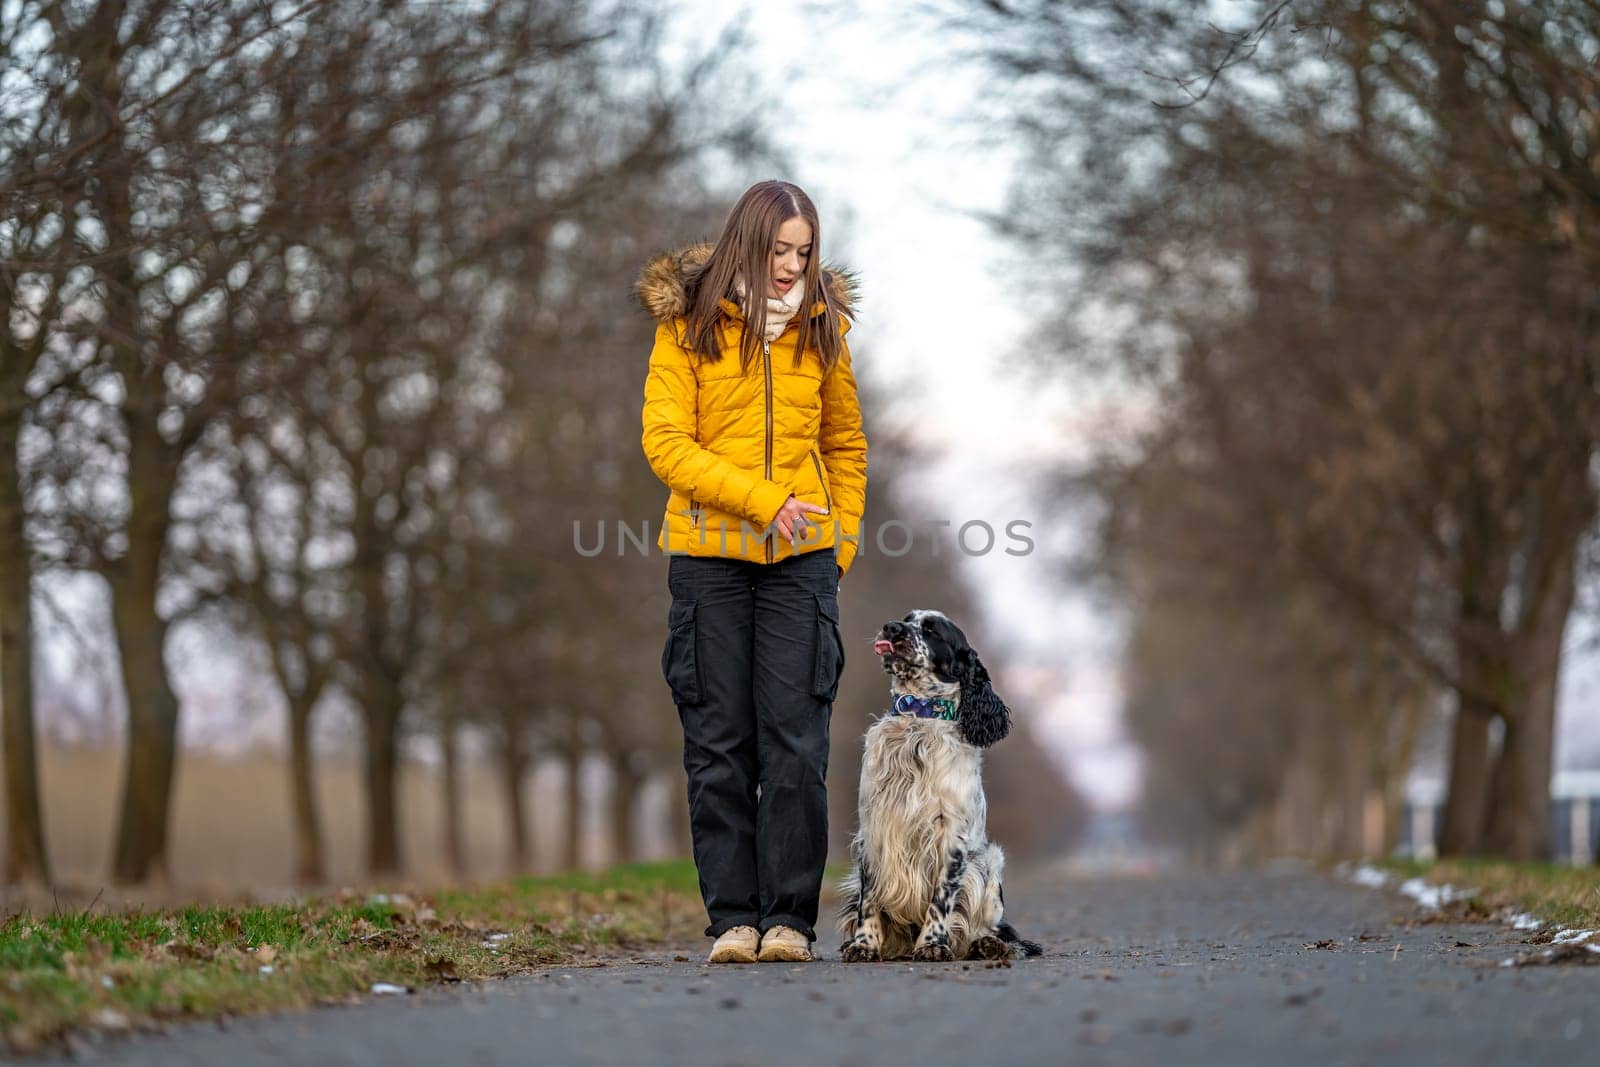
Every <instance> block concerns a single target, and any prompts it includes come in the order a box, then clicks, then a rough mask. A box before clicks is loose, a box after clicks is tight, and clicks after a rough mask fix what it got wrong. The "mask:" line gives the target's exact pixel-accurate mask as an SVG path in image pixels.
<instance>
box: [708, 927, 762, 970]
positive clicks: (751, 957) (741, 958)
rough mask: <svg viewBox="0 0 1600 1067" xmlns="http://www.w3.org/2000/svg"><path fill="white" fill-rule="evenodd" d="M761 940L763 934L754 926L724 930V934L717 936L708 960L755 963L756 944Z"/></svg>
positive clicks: (713, 961) (710, 961)
mask: <svg viewBox="0 0 1600 1067" xmlns="http://www.w3.org/2000/svg"><path fill="white" fill-rule="evenodd" d="M760 941H761V934H760V933H759V932H757V930H756V928H755V927H754V926H735V927H733V928H731V929H728V930H724V931H723V932H722V936H721V937H719V938H717V943H716V944H715V945H712V946H711V955H710V956H708V957H706V962H708V963H754V962H755V961H756V946H757V945H758V944H759V943H760Z"/></svg>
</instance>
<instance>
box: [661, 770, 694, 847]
mask: <svg viewBox="0 0 1600 1067" xmlns="http://www.w3.org/2000/svg"><path fill="white" fill-rule="evenodd" d="M667 778H668V783H667V784H668V788H667V796H669V797H670V798H671V805H670V806H669V807H668V809H667V834H668V839H669V840H670V841H671V842H672V853H673V855H674V856H677V857H678V858H680V859H687V858H688V857H690V856H693V855H694V832H693V829H692V828H691V827H690V825H689V781H688V778H687V777H686V775H685V772H684V771H683V769H682V768H681V767H680V768H677V769H674V770H672V771H669V772H668V775H667Z"/></svg>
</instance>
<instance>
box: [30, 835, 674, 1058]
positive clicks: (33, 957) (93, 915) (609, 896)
mask: <svg viewBox="0 0 1600 1067" xmlns="http://www.w3.org/2000/svg"><path fill="white" fill-rule="evenodd" d="M697 884H698V883H697V880H696V874H695V869H694V865H693V864H692V863H688V862H668V863H651V864H634V865H629V866H623V867H618V868H614V869H612V870H609V871H605V872H598V873H575V874H571V875H566V876H559V877H541V878H520V879H516V880H514V881H510V882H502V883H494V884H491V885H483V886H470V887H462V888H456V889H448V890H443V891H440V892H436V893H432V894H412V893H406V892H396V891H390V892H371V893H368V892H362V893H356V892H353V891H349V890H344V891H341V892H340V893H338V894H335V895H333V896H330V897H315V898H308V899H306V900H303V901H299V902H296V903H293V904H271V905H259V906H257V905H246V906H224V907H184V908H177V909H171V910H152V911H126V912H122V913H120V914H119V913H115V912H100V913H97V912H96V911H95V909H94V908H92V907H91V908H86V909H84V910H82V911H76V912H71V913H60V912H53V913H51V914H48V915H40V914H30V913H27V912H20V913H17V914H13V915H9V916H6V917H5V918H4V920H3V921H0V1046H3V1047H4V1049H5V1050H6V1051H8V1052H11V1053H22V1052H28V1051H31V1050H34V1049H37V1048H39V1047H41V1046H42V1045H44V1044H46V1043H48V1042H51V1041H52V1040H56V1039H60V1038H63V1037H64V1036H66V1035H68V1034H70V1033H71V1032H72V1031H74V1030H79V1029H100V1030H127V1029H132V1028H147V1027H154V1026H160V1025H161V1024H163V1023H164V1022H165V1021H168V1020H177V1019H201V1018H214V1017H217V1016H222V1015H245V1014H255V1013H260V1012H272V1011H286V1010H293V1009H299V1008H306V1007H311V1006H313V1005H317V1004H329V1003H340V1002H345V1001H349V1000H352V999H360V998H362V997H364V996H366V995H368V994H370V993H371V992H372V990H373V987H374V985H376V984H378V983H387V984H389V985H393V986H399V987H402V988H404V989H407V990H415V989H417V988H419V987H421V986H425V985H429V984H433V983H440V982H454V981H473V980H479V979H486V978H499V977H505V976H508V975H513V974H521V973H526V972H527V971H530V970H533V969H535V968H537V967H541V966H548V965H551V964H558V963H570V962H574V961H578V960H581V959H584V958H586V957H588V958H596V957H601V958H603V957H605V956H616V955H623V954H626V953H627V952H629V951H630V950H637V949H642V948H646V947H649V946H653V945H659V944H662V943H664V942H667V941H670V940H673V939H678V940H688V939H692V938H694V937H696V936H698V935H699V934H700V932H701V929H702V928H703V926H704V922H705V916H704V913H703V911H702V909H701V905H700V900H699V896H698V892H697Z"/></svg>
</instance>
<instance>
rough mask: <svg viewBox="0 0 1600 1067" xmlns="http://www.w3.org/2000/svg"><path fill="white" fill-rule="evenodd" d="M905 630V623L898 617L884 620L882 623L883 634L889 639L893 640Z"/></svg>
mask: <svg viewBox="0 0 1600 1067" xmlns="http://www.w3.org/2000/svg"><path fill="white" fill-rule="evenodd" d="M905 632H906V624H905V623H903V622H901V621H900V620H898V619H896V620H895V621H893V622H886V623H884V624H883V636H885V637H887V638H889V639H890V640H893V639H895V638H896V637H899V636H900V635H901V634H903V633H905Z"/></svg>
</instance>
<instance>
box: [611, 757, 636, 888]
mask: <svg viewBox="0 0 1600 1067" xmlns="http://www.w3.org/2000/svg"><path fill="white" fill-rule="evenodd" d="M611 767H612V779H611V862H612V863H614V864H620V863H629V862H632V861H633V860H634V859H635V858H636V857H637V856H638V855H639V850H638V842H637V841H635V840H634V832H633V816H634V809H635V808H636V807H637V806H638V800H639V788H640V786H641V785H642V784H643V782H644V776H643V775H641V774H640V773H639V772H638V770H637V769H636V768H635V767H634V763H633V760H632V758H631V754H630V753H627V752H619V753H617V754H616V755H615V756H614V757H613V758H612V761H611Z"/></svg>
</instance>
